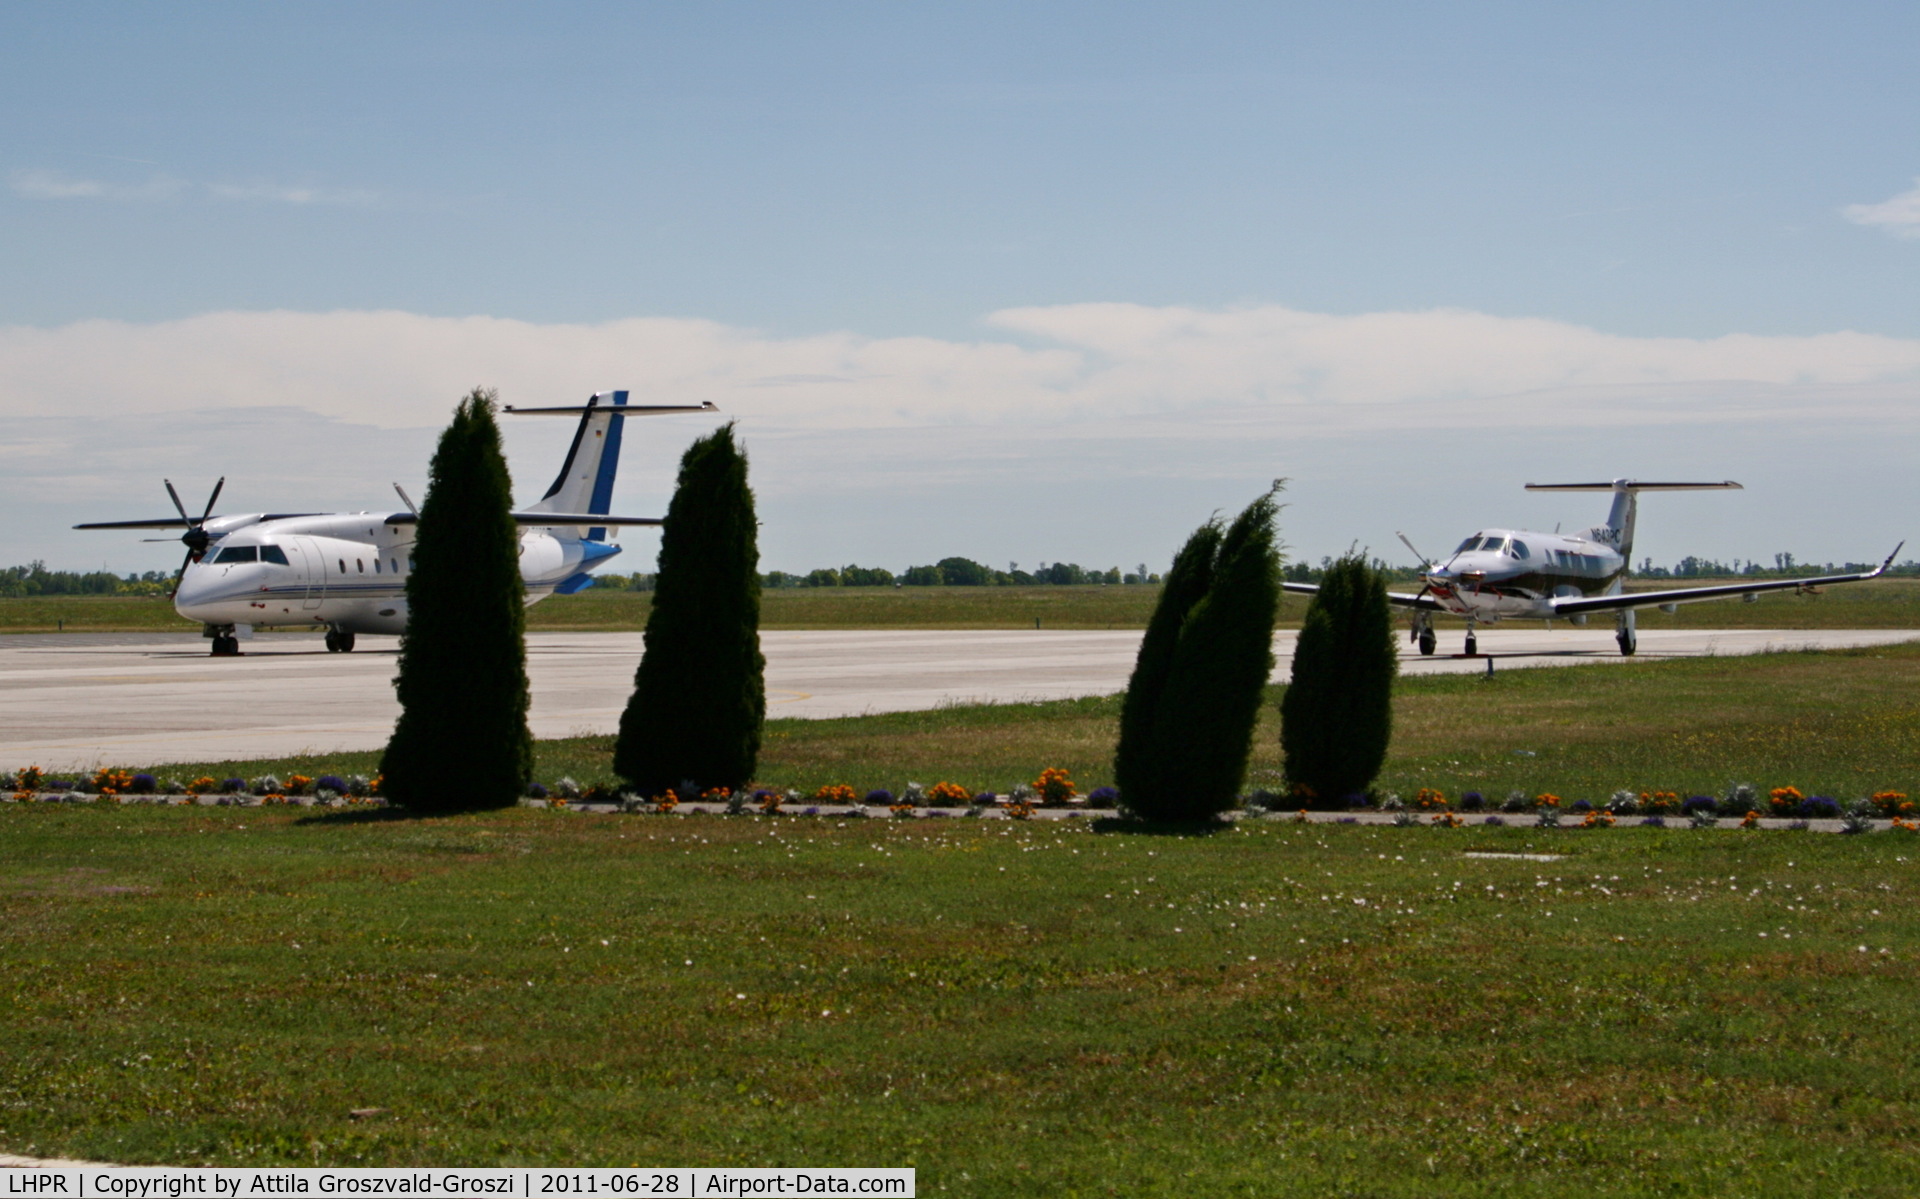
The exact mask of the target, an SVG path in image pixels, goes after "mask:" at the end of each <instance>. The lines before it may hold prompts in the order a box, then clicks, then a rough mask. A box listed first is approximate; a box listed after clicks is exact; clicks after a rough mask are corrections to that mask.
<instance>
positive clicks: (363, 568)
mask: <svg viewBox="0 0 1920 1199" xmlns="http://www.w3.org/2000/svg"><path fill="white" fill-rule="evenodd" d="M353 564H354V565H355V566H357V567H359V569H360V573H361V574H366V573H367V560H366V559H365V558H355V559H354V560H353Z"/></svg>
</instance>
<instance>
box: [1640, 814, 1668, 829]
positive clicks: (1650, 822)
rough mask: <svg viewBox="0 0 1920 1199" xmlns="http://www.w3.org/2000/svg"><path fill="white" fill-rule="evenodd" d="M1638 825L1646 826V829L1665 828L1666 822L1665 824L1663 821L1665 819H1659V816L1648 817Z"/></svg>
mask: <svg viewBox="0 0 1920 1199" xmlns="http://www.w3.org/2000/svg"><path fill="white" fill-rule="evenodd" d="M1640 823H1641V824H1642V825H1644V826H1646V827H1647V828H1665V827H1667V822H1666V820H1665V818H1663V817H1660V816H1649V817H1647V818H1646V819H1645V820H1642V821H1641V822H1640Z"/></svg>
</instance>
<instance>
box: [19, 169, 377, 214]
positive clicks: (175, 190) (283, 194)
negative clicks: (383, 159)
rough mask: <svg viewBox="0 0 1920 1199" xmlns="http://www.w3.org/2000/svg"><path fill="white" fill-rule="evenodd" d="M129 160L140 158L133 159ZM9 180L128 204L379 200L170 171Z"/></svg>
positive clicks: (29, 174)
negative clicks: (114, 177)
mask: <svg viewBox="0 0 1920 1199" xmlns="http://www.w3.org/2000/svg"><path fill="white" fill-rule="evenodd" d="M126 161H129V162H132V161H136V160H134V159H128V160H126ZM8 182H9V183H10V184H11V185H12V187H13V191H14V194H15V195H18V196H20V197H22V198H24V199H28V200H117V201H122V202H128V203H138V202H154V201H161V200H175V199H180V198H182V197H185V196H200V197H202V198H205V199H212V200H223V201H230V202H241V203H259V202H265V203H270V204H292V205H295V206H307V205H316V204H319V205H353V206H361V205H367V204H373V203H376V202H377V201H378V200H379V195H378V194H377V193H375V192H372V191H368V190H366V189H364V188H330V187H316V186H310V185H303V184H285V183H275V182H272V181H267V180H255V181H252V182H247V183H231V182H227V183H205V184H194V183H191V182H189V181H187V180H185V179H178V178H175V177H173V176H171V175H154V176H152V177H150V178H148V179H146V180H144V181H142V182H138V183H121V182H109V181H106V180H100V179H89V178H84V177H82V176H78V175H71V174H68V173H67V172H65V171H56V170H49V169H47V168H44V167H34V168H29V169H25V170H18V171H14V172H13V173H12V174H11V175H10V176H9V177H8Z"/></svg>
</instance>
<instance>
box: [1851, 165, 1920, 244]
mask: <svg viewBox="0 0 1920 1199" xmlns="http://www.w3.org/2000/svg"><path fill="white" fill-rule="evenodd" d="M1840 215H1842V216H1844V217H1846V218H1847V219H1848V220H1850V221H1852V222H1853V223H1854V224H1856V225H1866V226H1868V227H1869V228H1873V229H1884V230H1886V231H1887V232H1888V233H1891V234H1893V235H1894V236H1895V237H1903V238H1920V179H1915V180H1914V184H1913V187H1911V188H1909V189H1908V190H1906V191H1903V192H1901V193H1900V194H1899V195H1897V196H1894V197H1893V198H1892V199H1890V200H1882V201H1880V203H1878V204H1849V205H1847V206H1846V207H1845V208H1842V209H1841V210H1840Z"/></svg>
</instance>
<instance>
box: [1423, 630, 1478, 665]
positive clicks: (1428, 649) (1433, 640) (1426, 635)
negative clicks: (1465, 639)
mask: <svg viewBox="0 0 1920 1199" xmlns="http://www.w3.org/2000/svg"><path fill="white" fill-rule="evenodd" d="M1439 640H1440V639H1439V638H1437V637H1435V636H1434V635H1433V630H1432V629H1427V630H1426V631H1424V632H1422V633H1421V634H1420V654H1421V656H1422V657H1428V658H1430V657H1432V656H1433V651H1434V650H1435V649H1437V648H1439ZM1468 652H1472V651H1468Z"/></svg>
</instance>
